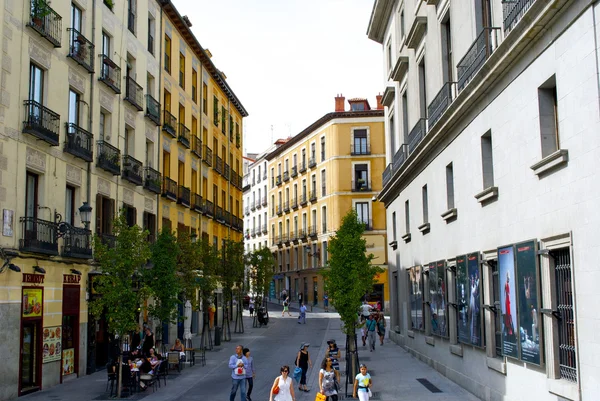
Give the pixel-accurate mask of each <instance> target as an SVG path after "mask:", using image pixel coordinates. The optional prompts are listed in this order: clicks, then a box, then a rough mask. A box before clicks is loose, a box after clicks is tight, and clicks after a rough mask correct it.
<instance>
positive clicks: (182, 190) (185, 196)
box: [177, 185, 191, 207]
mask: <svg viewBox="0 0 600 401" xmlns="http://www.w3.org/2000/svg"><path fill="white" fill-rule="evenodd" d="M177 203H179V204H180V205H183V206H185V207H190V204H191V192H190V189H189V188H188V187H184V186H183V185H180V186H179V188H178V191H177Z"/></svg>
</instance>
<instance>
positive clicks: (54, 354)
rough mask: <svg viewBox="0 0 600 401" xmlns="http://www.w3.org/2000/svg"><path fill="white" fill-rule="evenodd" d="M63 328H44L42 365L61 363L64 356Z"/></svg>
mask: <svg viewBox="0 0 600 401" xmlns="http://www.w3.org/2000/svg"><path fill="white" fill-rule="evenodd" d="M61 330H62V327H61V326H54V327H44V330H43V332H42V352H43V354H42V363H48V362H54V361H60V357H61V354H62V351H61V348H62V331H61Z"/></svg>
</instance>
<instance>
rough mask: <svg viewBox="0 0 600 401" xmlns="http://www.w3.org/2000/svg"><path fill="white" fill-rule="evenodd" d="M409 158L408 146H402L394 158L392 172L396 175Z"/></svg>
mask: <svg viewBox="0 0 600 401" xmlns="http://www.w3.org/2000/svg"><path fill="white" fill-rule="evenodd" d="M407 158H408V145H407V144H402V145H400V148H398V151H397V152H396V153H395V154H394V158H393V159H392V171H393V172H394V173H395V172H396V171H398V170H400V167H401V166H402V165H403V164H404V162H405V161H406V159H407Z"/></svg>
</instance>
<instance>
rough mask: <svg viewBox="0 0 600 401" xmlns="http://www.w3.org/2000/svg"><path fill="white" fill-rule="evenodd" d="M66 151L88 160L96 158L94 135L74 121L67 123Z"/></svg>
mask: <svg viewBox="0 0 600 401" xmlns="http://www.w3.org/2000/svg"><path fill="white" fill-rule="evenodd" d="M65 127H66V132H67V135H66V137H65V147H64V151H65V152H67V153H70V154H72V155H73V156H77V157H79V158H81V159H83V160H85V161H86V162H91V161H92V160H94V154H93V141H94V135H92V133H91V132H88V131H86V130H84V129H83V128H81V127H80V126H78V125H77V124H74V123H66V124H65Z"/></svg>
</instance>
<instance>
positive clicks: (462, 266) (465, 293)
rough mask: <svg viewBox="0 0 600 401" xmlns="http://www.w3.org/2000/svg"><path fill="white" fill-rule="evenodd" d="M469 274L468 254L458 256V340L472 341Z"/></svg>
mask: <svg viewBox="0 0 600 401" xmlns="http://www.w3.org/2000/svg"><path fill="white" fill-rule="evenodd" d="M470 288H471V287H470V284H469V274H468V272H467V256H466V255H463V256H457V257H456V304H457V312H458V320H457V323H458V341H459V342H461V343H464V344H470V343H471V335H470V330H469V294H470Z"/></svg>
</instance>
